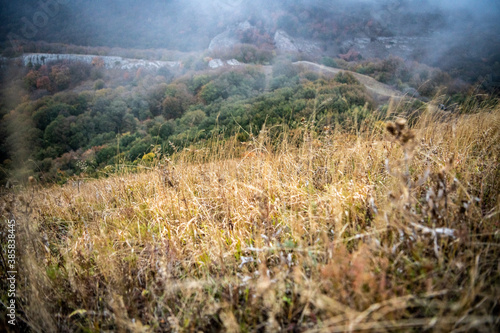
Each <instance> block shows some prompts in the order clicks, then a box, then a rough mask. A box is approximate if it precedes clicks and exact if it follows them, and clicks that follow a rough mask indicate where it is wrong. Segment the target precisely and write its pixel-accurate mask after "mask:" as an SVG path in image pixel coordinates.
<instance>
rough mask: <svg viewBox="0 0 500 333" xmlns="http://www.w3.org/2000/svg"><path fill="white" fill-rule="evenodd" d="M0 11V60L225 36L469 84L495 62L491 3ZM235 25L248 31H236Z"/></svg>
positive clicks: (51, 2)
mask: <svg viewBox="0 0 500 333" xmlns="http://www.w3.org/2000/svg"><path fill="white" fill-rule="evenodd" d="M1 6H2V10H1V14H0V15H1V17H0V19H1V20H2V22H3V24H2V26H1V27H0V40H1V42H2V45H3V48H2V49H3V50H4V54H7V55H8V54H11V53H12V52H13V51H14V52H15V51H16V47H19V45H20V43H21V42H22V41H38V40H43V41H47V42H57V43H65V44H75V45H83V46H107V47H122V48H140V49H148V48H165V49H171V50H180V51H201V50H205V49H207V48H209V46H210V45H212V44H211V42H213V41H214V38H217V37H218V36H219V37H220V36H221V35H222V36H224V34H226V35H230V37H231V38H233V42H234V43H248V44H254V45H257V46H258V47H261V48H267V49H271V50H273V49H276V45H277V42H276V40H275V35H276V33H277V32H280V31H282V32H284V33H286V34H287V35H289V36H290V37H291V38H292V39H302V40H307V41H308V42H314V43H316V45H317V46H318V49H319V50H320V52H317V51H315V52H313V53H314V54H315V55H319V53H321V54H322V55H327V56H333V57H336V56H338V55H342V54H348V52H351V54H352V53H353V52H355V53H356V54H360V55H361V56H362V57H363V58H366V59H368V58H387V57H388V56H391V55H396V56H400V57H403V58H404V59H409V60H417V61H419V62H423V63H427V64H429V65H432V66H439V67H441V68H444V69H446V70H450V71H454V70H457V69H461V68H463V67H464V66H473V67H475V68H476V70H475V72H474V73H472V74H470V73H469V74H468V75H469V76H471V77H472V79H475V78H477V76H479V75H484V74H485V73H488V72H491V71H492V68H493V66H494V65H495V63H498V62H499V61H500V37H499V34H498V31H500V23H499V22H500V4H499V3H498V1H494V0H479V1H465V0H461V1H448V0H441V1H428V0H423V1H417V0H401V1H394V0H355V1H325V0H314V1H305V0H293V1H273V2H269V1H262V0H256V1H251V2H248V1H242V0H212V1H201V0H187V1H178V0H177V1H175V0H171V1H159V0H148V1H141V2H138V1H132V0H118V1H89V0H77V1H65V0H42V1H35V0H27V1H20V2H13V1H2V2H1ZM242 24H243V25H246V29H238V26H240V27H241V25H242ZM219 39H220V38H219ZM292 41H294V40H292ZM13 49H14V50H13ZM299 51H302V50H299ZM497 67H498V66H497Z"/></svg>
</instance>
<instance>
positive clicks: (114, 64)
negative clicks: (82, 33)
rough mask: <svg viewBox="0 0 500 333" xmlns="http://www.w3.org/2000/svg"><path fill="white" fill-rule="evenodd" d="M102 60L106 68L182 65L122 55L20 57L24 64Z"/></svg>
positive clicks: (43, 54) (174, 62)
mask: <svg viewBox="0 0 500 333" xmlns="http://www.w3.org/2000/svg"><path fill="white" fill-rule="evenodd" d="M96 58H97V59H100V60H102V63H103V65H104V67H106V68H117V69H125V70H129V69H136V68H139V67H141V68H146V69H158V68H161V67H170V68H176V67H179V66H180V62H178V61H148V60H142V59H128V58H122V57H112V56H102V57H101V56H96V55H88V54H49V53H27V54H24V55H22V56H21V57H19V58H18V59H20V60H21V61H22V63H23V65H24V66H28V64H30V63H31V64H32V65H44V64H46V63H49V62H54V61H62V60H66V61H78V62H84V63H88V64H91V63H92V62H93V61H94V59H96Z"/></svg>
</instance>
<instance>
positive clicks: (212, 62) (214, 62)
mask: <svg viewBox="0 0 500 333" xmlns="http://www.w3.org/2000/svg"><path fill="white" fill-rule="evenodd" d="M226 65H229V66H240V65H241V62H239V61H238V60H236V59H231V60H228V61H223V60H221V59H212V60H210V61H209V62H208V67H210V68H212V69H215V68H219V67H223V66H226Z"/></svg>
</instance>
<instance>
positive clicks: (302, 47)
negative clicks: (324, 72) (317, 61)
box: [274, 30, 321, 55]
mask: <svg viewBox="0 0 500 333" xmlns="http://www.w3.org/2000/svg"><path fill="white" fill-rule="evenodd" d="M274 45H275V47H276V49H277V50H278V51H281V52H287V53H288V52H290V53H306V54H309V55H317V54H318V53H320V52H321V48H320V46H319V44H318V43H316V42H313V41H308V40H304V39H299V38H297V39H295V38H292V37H291V36H289V35H288V34H287V33H286V32H285V31H283V30H278V31H276V33H275V34H274Z"/></svg>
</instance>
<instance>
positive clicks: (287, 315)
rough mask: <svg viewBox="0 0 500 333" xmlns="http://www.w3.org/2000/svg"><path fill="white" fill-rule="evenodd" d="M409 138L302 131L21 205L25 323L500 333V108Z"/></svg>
mask: <svg viewBox="0 0 500 333" xmlns="http://www.w3.org/2000/svg"><path fill="white" fill-rule="evenodd" d="M412 127H413V128H412V130H411V131H410V130H409V129H408V128H407V125H406V124H404V123H403V122H399V121H396V123H395V124H392V125H390V126H389V127H388V128H389V129H390V132H391V133H392V134H390V133H388V132H386V131H385V129H384V125H383V124H381V123H380V122H375V121H367V122H365V123H364V124H363V126H362V127H361V130H360V131H359V133H358V135H353V134H349V133H347V132H345V131H341V130H328V131H326V132H323V133H322V134H315V133H314V132H312V131H310V130H309V129H308V124H307V123H305V124H304V125H303V128H301V129H300V130H298V131H296V132H294V133H288V134H283V135H282V136H281V137H280V138H279V142H280V143H279V144H274V145H273V144H272V143H271V140H270V139H269V137H270V135H268V132H267V131H266V130H264V131H262V132H261V134H260V135H259V137H256V138H254V140H253V141H251V143H250V144H248V145H246V146H243V145H241V144H238V143H237V141H236V140H229V141H226V142H220V143H217V142H216V143H214V144H213V146H212V147H211V149H205V150H202V149H198V150H196V149H194V148H193V149H191V150H188V151H184V152H182V153H179V154H177V155H175V156H174V157H173V158H172V161H166V160H162V161H157V162H158V164H157V165H156V166H154V168H153V169H152V170H147V171H144V172H139V173H126V172H125V173H123V174H117V175H114V176H112V177H109V178H106V179H99V180H92V181H88V182H85V183H84V184H82V185H80V186H79V187H75V186H72V185H71V184H69V185H66V186H63V187H58V186H54V187H49V188H35V187H33V188H30V189H28V190H25V191H22V192H20V193H17V194H13V193H11V194H9V196H5V197H4V201H5V202H6V203H5V204H4V215H6V214H9V213H8V212H9V211H10V212H12V213H13V214H14V215H15V217H16V219H17V220H18V223H19V224H20V228H21V229H20V231H19V234H18V237H19V240H18V242H19V243H20V244H22V248H20V249H19V248H18V252H19V254H18V256H21V259H20V260H21V261H20V264H19V266H20V267H19V277H20V280H19V285H18V288H19V293H20V295H21V296H20V300H21V303H22V311H21V312H20V314H19V316H18V318H21V319H22V320H23V321H25V323H26V325H27V327H29V328H30V329H31V330H32V331H35V332H49V331H82V332H89V331H91V332H94V331H101V330H102V331H106V330H111V331H118V332H120V331H121V332H125V331H131V332H149V331H172V332H198V331H203V332H206V331H228V332H255V331H258V332H260V331H262V332H264V331H265V332H277V331H293V332H304V331H305V332H344V331H375V332H386V331H412V330H414V331H422V330H430V331H438V332H440V331H443V332H444V331H446V332H449V331H454V332H471V331H481V332H483V331H491V332H493V331H496V329H498V327H499V319H498V317H497V315H495V314H498V312H499V309H500V307H499V304H498V300H499V296H500V283H499V281H500V271H499V270H500V264H499V260H498V258H499V253H500V248H499V246H500V241H499V240H500V234H499V232H498V227H499V220H500V218H499V208H500V207H499V205H500V202H499V200H500V197H499V190H500V184H499V183H500V177H499V165H498V160H499V152H500V109H499V108H498V107H493V108H490V109H486V110H482V111H481V112H476V113H474V114H469V115H461V116H459V115H456V116H454V115H450V114H446V115H445V116H443V115H438V114H437V113H436V112H432V111H429V112H426V113H424V114H423V115H421V116H420V118H419V120H418V121H417V122H416V124H415V125H414V126H412ZM242 150H244V151H245V152H247V153H246V154H244V153H241V151H242ZM248 152H252V153H251V154H248ZM238 156H244V157H243V158H241V157H238Z"/></svg>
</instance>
